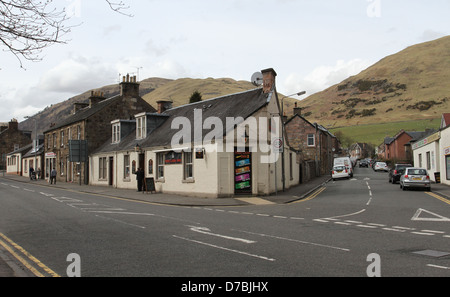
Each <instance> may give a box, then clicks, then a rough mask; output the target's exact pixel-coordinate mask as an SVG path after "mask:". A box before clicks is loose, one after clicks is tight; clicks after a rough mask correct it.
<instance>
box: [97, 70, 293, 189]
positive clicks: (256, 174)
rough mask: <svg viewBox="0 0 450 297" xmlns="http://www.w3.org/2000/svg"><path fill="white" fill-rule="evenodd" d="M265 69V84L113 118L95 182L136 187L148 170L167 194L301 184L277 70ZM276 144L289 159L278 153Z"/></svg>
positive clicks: (157, 186) (163, 104)
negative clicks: (285, 129)
mask: <svg viewBox="0 0 450 297" xmlns="http://www.w3.org/2000/svg"><path fill="white" fill-rule="evenodd" d="M262 73H263V87H262V88H257V89H254V90H250V91H246V92H241V93H237V94H231V95H228V96H224V97H220V98H215V99H210V100H206V101H201V102H197V103H192V104H188V105H184V106H180V107H177V108H172V109H167V110H166V109H165V104H166V102H162V101H161V102H159V107H158V113H140V114H137V115H136V116H135V120H132V121H130V120H115V121H113V122H111V125H112V129H111V131H112V137H111V141H108V142H107V143H105V144H104V145H103V146H102V147H100V148H99V149H98V150H96V151H95V152H93V154H92V155H91V156H90V175H89V176H90V184H92V185H104V186H113V187H117V188H128V189H136V188H137V182H136V176H135V175H134V174H133V173H134V172H135V171H136V170H137V169H138V168H144V173H145V178H146V180H148V181H149V180H150V179H152V180H153V181H154V184H155V190H156V192H161V193H174V194H183V195H193V196H200V197H209V198H219V197H230V196H235V195H248V196H254V195H269V194H271V193H274V192H275V191H281V190H282V189H283V179H284V184H285V188H289V187H291V186H292V185H297V184H298V183H299V165H298V164H297V161H296V160H297V158H296V152H294V151H292V150H290V149H289V147H287V146H286V145H285V143H286V142H285V141H284V140H283V141H280V140H282V138H281V135H283V134H282V130H281V124H278V125H277V124H276V123H277V121H275V120H278V122H280V112H279V102H278V96H277V92H276V88H275V77H276V72H275V71H274V70H273V69H266V70H263V71H262ZM239 120H243V123H241V121H239ZM264 128H265V130H264ZM273 135H276V136H280V137H276V138H273ZM174 139H175V140H176V141H175V142H174ZM272 140H273V141H272ZM275 147H276V149H279V150H280V151H282V150H283V149H284V157H283V154H274V150H275ZM241 148H244V149H241ZM241 151H242V152H241ZM270 156H272V157H278V159H277V160H276V161H275V159H276V158H275V159H273V160H269V158H270ZM283 159H284V166H283V165H282V162H283ZM282 169H284V173H283V172H282Z"/></svg>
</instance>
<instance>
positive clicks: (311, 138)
mask: <svg viewBox="0 0 450 297" xmlns="http://www.w3.org/2000/svg"><path fill="white" fill-rule="evenodd" d="M315 140H316V139H315V137H314V134H308V146H316V142H315Z"/></svg>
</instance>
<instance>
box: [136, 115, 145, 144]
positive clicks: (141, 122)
mask: <svg viewBox="0 0 450 297" xmlns="http://www.w3.org/2000/svg"><path fill="white" fill-rule="evenodd" d="M146 131H147V129H146V121H145V117H139V118H137V119H136V139H143V138H145V136H146V133H147V132H146Z"/></svg>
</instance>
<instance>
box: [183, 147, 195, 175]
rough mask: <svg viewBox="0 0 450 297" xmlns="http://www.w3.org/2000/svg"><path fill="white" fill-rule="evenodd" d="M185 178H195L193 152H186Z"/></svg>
mask: <svg viewBox="0 0 450 297" xmlns="http://www.w3.org/2000/svg"><path fill="white" fill-rule="evenodd" d="M183 167H184V175H183V177H184V179H185V180H186V179H190V178H193V174H192V169H193V168H192V152H184V165H183Z"/></svg>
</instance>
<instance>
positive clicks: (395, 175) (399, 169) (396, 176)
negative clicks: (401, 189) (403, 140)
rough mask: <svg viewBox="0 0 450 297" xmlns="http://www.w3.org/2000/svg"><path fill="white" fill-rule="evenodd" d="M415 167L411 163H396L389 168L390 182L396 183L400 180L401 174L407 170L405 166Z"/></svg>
mask: <svg viewBox="0 0 450 297" xmlns="http://www.w3.org/2000/svg"><path fill="white" fill-rule="evenodd" d="M408 167H413V166H412V165H411V164H395V165H394V167H393V168H391V170H389V182H390V183H393V184H396V183H397V182H399V181H400V176H402V174H403V173H404V172H405V168H408Z"/></svg>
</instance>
